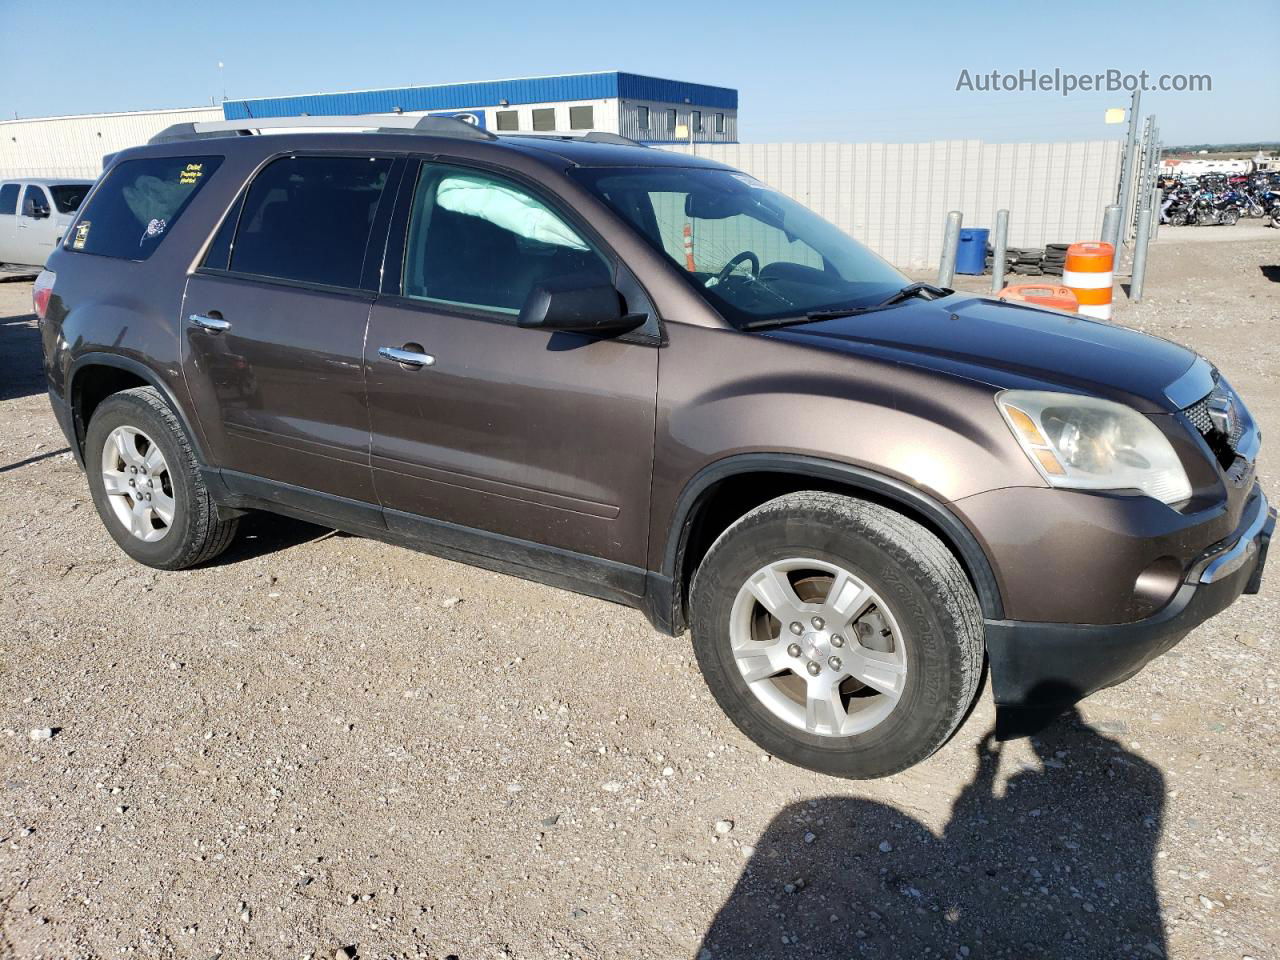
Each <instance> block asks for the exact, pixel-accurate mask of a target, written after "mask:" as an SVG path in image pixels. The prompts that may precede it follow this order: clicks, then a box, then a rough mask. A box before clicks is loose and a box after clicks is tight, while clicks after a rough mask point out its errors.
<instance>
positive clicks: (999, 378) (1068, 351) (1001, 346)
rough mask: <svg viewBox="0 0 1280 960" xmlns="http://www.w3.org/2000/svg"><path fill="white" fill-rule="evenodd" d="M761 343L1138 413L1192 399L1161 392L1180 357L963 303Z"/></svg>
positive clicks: (1090, 328)
mask: <svg viewBox="0 0 1280 960" xmlns="http://www.w3.org/2000/svg"><path fill="white" fill-rule="evenodd" d="M770 336H774V337H777V338H779V339H784V340H788V341H792V342H797V343H804V344H806V345H809V346H817V347H822V348H826V349H831V350H839V351H843V352H848V353H856V354H859V355H863V356H876V357H881V358H883V359H887V360H891V361H895V362H899V363H910V364H912V365H914V366H925V367H929V368H933V369H937V370H940V371H944V372H949V373H953V374H955V375H957V376H963V377H967V378H970V379H974V380H979V381H982V382H986V383H990V384H992V385H993V386H996V387H999V388H1001V389H1036V390H1063V389H1066V390H1069V391H1073V392H1086V393H1091V394H1095V395H1099V396H1104V397H1107V398H1110V399H1115V400H1119V401H1121V402H1124V403H1129V404H1130V405H1132V406H1135V407H1137V408H1138V409H1140V410H1143V411H1144V412H1148V413H1156V412H1169V411H1173V410H1177V409H1178V408H1179V406H1180V405H1186V404H1187V403H1190V402H1194V401H1195V400H1198V399H1199V398H1200V397H1199V396H1195V397H1191V398H1190V399H1189V400H1188V399H1186V398H1185V396H1182V395H1181V391H1179V390H1177V389H1172V390H1171V389H1170V388H1171V386H1173V385H1174V384H1175V383H1176V382H1177V381H1178V380H1179V379H1180V378H1182V377H1183V376H1184V375H1187V374H1188V372H1189V371H1190V370H1191V368H1192V366H1193V365H1194V364H1195V363H1196V361H1197V359H1198V357H1197V355H1196V354H1195V353H1194V352H1192V351H1191V350H1188V349H1187V348H1186V347H1182V346H1179V345H1178V344H1176V343H1171V342H1169V341H1168V340H1161V339H1159V338H1158V337H1152V336H1149V335H1147V334H1145V333H1138V332H1137V331H1134V330H1126V329H1124V328H1123V327H1116V326H1112V325H1111V324H1109V323H1103V322H1101V321H1097V320H1091V319H1089V318H1087V317H1082V316H1077V315H1074V314H1066V313H1060V312H1058V311H1056V310H1043V309H1039V308H1036V307H1028V306H1025V305H1023V304H1019V303H1010V302H1006V301H1002V300H992V299H988V298H985V297H974V296H970V295H967V294H953V295H951V296H949V297H943V298H940V299H938V300H919V299H912V300H906V301H903V302H902V303H900V304H897V305H895V306H892V307H887V308H885V309H882V310H873V311H870V312H868V313H860V314H855V315H853V316H850V317H841V318H839V319H836V320H824V321H818V322H814V323H806V324H800V325H797V326H792V327H783V328H779V329H778V330H776V331H772V332H771V333H770ZM1210 386H1211V385H1210ZM1209 389H1210V387H1209V386H1206V387H1205V390H1204V392H1206V393H1207V392H1208V390H1209ZM1192 392H1194V389H1193V391H1192Z"/></svg>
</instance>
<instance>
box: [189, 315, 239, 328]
mask: <svg viewBox="0 0 1280 960" xmlns="http://www.w3.org/2000/svg"><path fill="white" fill-rule="evenodd" d="M187 320H188V321H190V322H191V324H192V325H193V326H196V327H199V328H200V329H201V330H208V331H209V332H210V333H221V332H222V331H223V330H230V329H231V324H230V323H229V322H228V321H226V320H223V319H222V318H221V317H213V316H205V315H204V314H203V313H193V314H191V316H189V317H187Z"/></svg>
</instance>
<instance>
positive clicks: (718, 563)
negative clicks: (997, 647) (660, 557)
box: [690, 491, 983, 779]
mask: <svg viewBox="0 0 1280 960" xmlns="http://www.w3.org/2000/svg"><path fill="white" fill-rule="evenodd" d="M690 624H691V627H692V631H693V642H694V650H695V653H696V655H697V658H698V663H699V666H700V667H701V669H702V673H703V676H704V677H705V678H706V681H707V685H708V687H709V688H710V689H711V692H712V695H713V696H714V697H715V698H716V701H717V702H718V703H719V704H720V706H721V707H722V708H723V709H724V711H725V713H726V714H728V716H729V719H730V720H732V721H733V723H734V724H735V725H736V726H737V727H738V729H740V730H741V731H742V732H743V733H744V734H746V736H747V737H749V738H750V739H751V740H752V741H754V742H755V743H756V744H757V745H759V746H760V747H762V748H763V749H765V750H767V751H768V752H769V753H771V754H774V755H775V756H777V757H779V758H781V759H783V760H786V761H788V762H790V763H794V764H797V765H798V766H802V767H807V768H809V769H811V770H817V771H819V772H820V773H827V774H832V775H834V776H840V777H849V778H855V779H867V778H872V777H883V776H888V775H890V774H893V773H897V772H899V771H901V770H904V769H906V768H907V767H910V766H912V765H914V764H916V763H919V762H920V761H921V760H924V759H925V758H926V757H928V756H929V755H931V754H932V753H934V751H936V750H937V749H938V748H939V747H941V746H942V745H943V744H944V743H945V742H946V741H947V739H948V738H949V737H950V736H951V734H952V733H953V732H954V731H955V729H956V727H957V726H958V725H959V724H960V721H961V719H962V718H963V717H964V715H965V712H966V711H967V710H968V708H969V706H970V705H971V704H972V703H973V699H974V697H975V695H976V693H977V689H978V682H979V678H980V676H981V670H982V649H983V645H982V636H983V631H982V627H983V623H982V612H981V609H980V607H979V605H978V600H977V597H976V596H975V594H974V592H973V588H972V586H971V585H970V583H969V581H968V579H967V577H966V576H965V573H964V570H963V569H962V568H961V566H960V564H959V562H958V561H957V560H956V558H955V557H954V556H953V555H952V554H951V552H950V551H949V550H948V549H947V548H946V547H945V546H944V545H943V543H942V541H941V540H939V539H938V538H937V537H936V536H935V535H934V534H933V533H931V532H930V531H929V530H927V529H926V528H925V527H923V526H921V525H920V524H918V523H916V522H914V521H912V520H910V519H908V518H907V517H904V516H903V515H901V514H899V513H896V512H895V511H893V510H890V509H888V508H886V507H883V506H880V505H877V504H872V503H867V502H864V501H860V500H856V499H853V498H851V497H845V496H840V495H838V494H833V493H826V492H819V491H805V492H800V493H792V494H787V495H785V496H782V497H778V498H777V499H775V500H771V501H769V502H768V503H765V504H763V505H762V506H760V507H757V508H756V509H755V510H752V511H751V512H750V513H748V514H747V515H746V516H744V517H742V518H741V519H740V520H738V521H737V522H736V523H734V524H733V525H732V526H730V527H729V529H727V530H726V531H725V532H724V533H723V534H721V535H720V537H719V538H718V539H717V540H716V542H715V543H714V544H712V546H711V549H710V550H708V552H707V555H706V556H705V558H704V559H703V560H702V563H701V564H700V565H699V567H698V570H697V572H696V573H695V574H694V578H693V582H692V584H691V586H690Z"/></svg>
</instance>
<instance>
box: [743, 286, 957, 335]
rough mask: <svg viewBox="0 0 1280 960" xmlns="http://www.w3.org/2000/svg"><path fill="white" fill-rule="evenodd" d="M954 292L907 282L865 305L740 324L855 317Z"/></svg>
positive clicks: (769, 326) (761, 327) (757, 326)
mask: <svg viewBox="0 0 1280 960" xmlns="http://www.w3.org/2000/svg"><path fill="white" fill-rule="evenodd" d="M953 293H955V291H954V290H948V289H947V288H946V287H937V286H934V285H933V284H932V283H924V282H921V283H909V284H907V285H906V286H905V287H903V288H902V289H901V290H899V291H898V292H897V293H895V294H893V295H892V296H890V297H888V298H886V299H884V300H881V301H880V302H879V303H872V304H869V305H867V306H865V307H840V308H838V309H835V310H811V311H809V312H808V313H806V314H805V315H804V316H802V317H770V318H767V319H762V320H749V321H748V322H746V323H744V324H743V325H742V329H743V330H764V329H774V328H776V327H790V326H793V325H795V324H797V323H814V322H817V321H820V320H839V319H841V318H843V317H856V316H857V315H858V314H860V313H870V312H871V311H873V310H883V309H884V308H885V307H892V306H893V305H894V304H895V303H902V301H904V300H910V299H911V298H912V297H925V299H927V300H937V299H938V298H939V297H949V296H951V294H953Z"/></svg>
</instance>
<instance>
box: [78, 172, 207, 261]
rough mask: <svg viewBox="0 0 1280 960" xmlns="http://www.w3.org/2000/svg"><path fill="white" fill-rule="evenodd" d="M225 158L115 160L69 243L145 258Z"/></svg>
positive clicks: (89, 249) (113, 254)
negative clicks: (117, 162)
mask: <svg viewBox="0 0 1280 960" xmlns="http://www.w3.org/2000/svg"><path fill="white" fill-rule="evenodd" d="M221 163H222V158H221V157H153V158H148V159H144V160H126V161H124V162H123V163H119V164H117V165H116V166H115V167H113V168H112V169H111V172H110V173H109V174H107V178H106V180H104V181H103V182H102V185H101V186H99V187H98V189H97V191H96V192H95V193H94V195H93V198H92V199H91V200H90V201H89V203H88V204H87V205H86V206H85V208H84V210H83V212H82V213H81V214H80V218H79V219H78V220H77V221H76V225H75V227H73V228H72V229H71V230H70V231H69V232H68V234H67V240H66V246H67V248H68V249H70V250H78V251H80V252H81V253H93V254H96V255H98V256H100V257H116V258H118V259H121V260H146V259H147V258H148V257H149V256H151V254H153V253H155V251H156V248H157V247H159V246H160V244H161V243H162V242H163V240H164V238H165V237H166V236H167V235H168V233H169V231H170V230H172V229H173V225H174V224H175V223H177V222H178V218H179V217H181V216H182V214H183V211H185V210H186V209H187V206H188V204H190V203H191V199H192V197H194V196H195V195H196V194H197V193H199V192H200V190H201V189H202V188H203V187H204V185H205V184H206V183H208V181H209V178H210V177H211V176H213V173H214V171H215V170H217V169H218V166H219V165H220V164H221Z"/></svg>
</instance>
